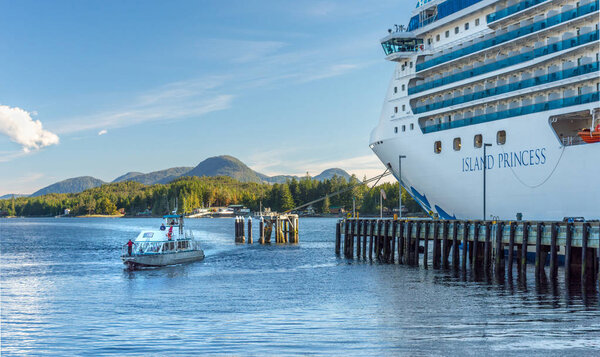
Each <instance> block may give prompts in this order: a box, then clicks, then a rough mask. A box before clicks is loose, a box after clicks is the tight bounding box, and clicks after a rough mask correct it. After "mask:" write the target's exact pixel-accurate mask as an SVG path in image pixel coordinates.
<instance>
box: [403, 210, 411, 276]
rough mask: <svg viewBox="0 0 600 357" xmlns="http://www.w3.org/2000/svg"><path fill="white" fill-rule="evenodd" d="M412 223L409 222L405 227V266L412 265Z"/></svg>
mask: <svg viewBox="0 0 600 357" xmlns="http://www.w3.org/2000/svg"><path fill="white" fill-rule="evenodd" d="M412 225H413V224H412V221H408V222H407V223H406V227H405V232H404V234H405V239H404V242H405V249H404V257H405V259H404V261H405V264H408V265H412V256H413V254H412Z"/></svg>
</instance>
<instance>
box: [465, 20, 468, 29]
mask: <svg viewBox="0 0 600 357" xmlns="http://www.w3.org/2000/svg"><path fill="white" fill-rule="evenodd" d="M468 29H469V23H468V22H467V23H465V31H466V30H468Z"/></svg>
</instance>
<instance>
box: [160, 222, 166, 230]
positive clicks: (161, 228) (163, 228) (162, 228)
mask: <svg viewBox="0 0 600 357" xmlns="http://www.w3.org/2000/svg"><path fill="white" fill-rule="evenodd" d="M165 229H166V227H165V224H164V223H161V225H160V230H161V231H164V230H165Z"/></svg>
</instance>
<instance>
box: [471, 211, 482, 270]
mask: <svg viewBox="0 0 600 357" xmlns="http://www.w3.org/2000/svg"><path fill="white" fill-rule="evenodd" d="M480 226H481V223H480V222H479V221H476V222H475V230H474V231H473V256H472V259H471V268H473V269H474V270H476V269H477V263H478V259H477V258H478V257H477V253H478V252H477V250H478V247H477V246H478V245H479V227H480Z"/></svg>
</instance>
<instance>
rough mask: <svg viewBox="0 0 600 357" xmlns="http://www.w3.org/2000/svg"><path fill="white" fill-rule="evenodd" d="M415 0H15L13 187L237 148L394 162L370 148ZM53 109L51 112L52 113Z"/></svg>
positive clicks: (1, 127)
mask: <svg viewBox="0 0 600 357" xmlns="http://www.w3.org/2000/svg"><path fill="white" fill-rule="evenodd" d="M414 5H415V2H414V1H407V0H395V1H388V0H383V1H377V2H373V1H312V0H306V1H304V0H303V1H283V0H280V1H248V0H245V1H161V2H158V1H157V2H152V1H106V0H104V1H41V0H40V1H25V0H20V1H2V2H0V78H1V79H0V83H1V84H0V195H1V194H6V193H31V192H33V191H35V190H37V189H39V188H41V187H44V186H46V185H48V184H51V183H54V182H56V181H59V180H62V179H66V178H70V177H76V176H87V175H90V176H94V177H97V178H100V179H102V180H105V181H111V180H113V179H114V178H116V177H117V176H119V175H121V174H124V173H125V172H128V171H141V172H150V171H154V170H160V169H165V168H169V167H173V166H195V165H197V164H198V163H199V162H200V161H202V160H204V159H205V158H207V157H210V156H215V155H221V154H229V155H233V156H235V157H237V158H239V159H240V160H242V161H243V162H245V163H246V164H248V165H249V166H250V167H252V168H253V169H255V170H257V171H260V172H263V173H265V174H270V175H275V174H302V173H305V172H306V171H308V172H309V173H310V174H312V175H316V174H318V173H319V172H320V171H321V170H323V169H325V168H329V167H334V166H338V167H341V168H344V169H346V170H348V171H349V172H351V173H356V174H357V175H359V176H362V175H364V174H366V175H374V174H377V173H378V172H380V171H382V170H383V165H382V164H381V163H379V161H378V160H377V159H376V157H375V155H374V154H372V153H371V151H370V149H369V148H368V138H369V133H370V131H371V129H372V128H373V127H374V126H375V125H376V123H377V120H378V118H379V114H380V110H381V105H382V103H383V97H384V94H385V90H386V88H387V85H388V82H389V80H390V78H391V75H392V72H393V64H392V63H389V62H387V61H385V60H384V59H383V58H384V55H383V51H382V50H381V47H380V45H379V42H378V41H379V39H380V38H381V37H383V36H385V35H386V33H387V31H386V30H387V28H390V27H392V25H393V24H406V23H407V22H408V18H409V13H410V11H411V10H412V9H413V7H414ZM38 122H39V123H38Z"/></svg>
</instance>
